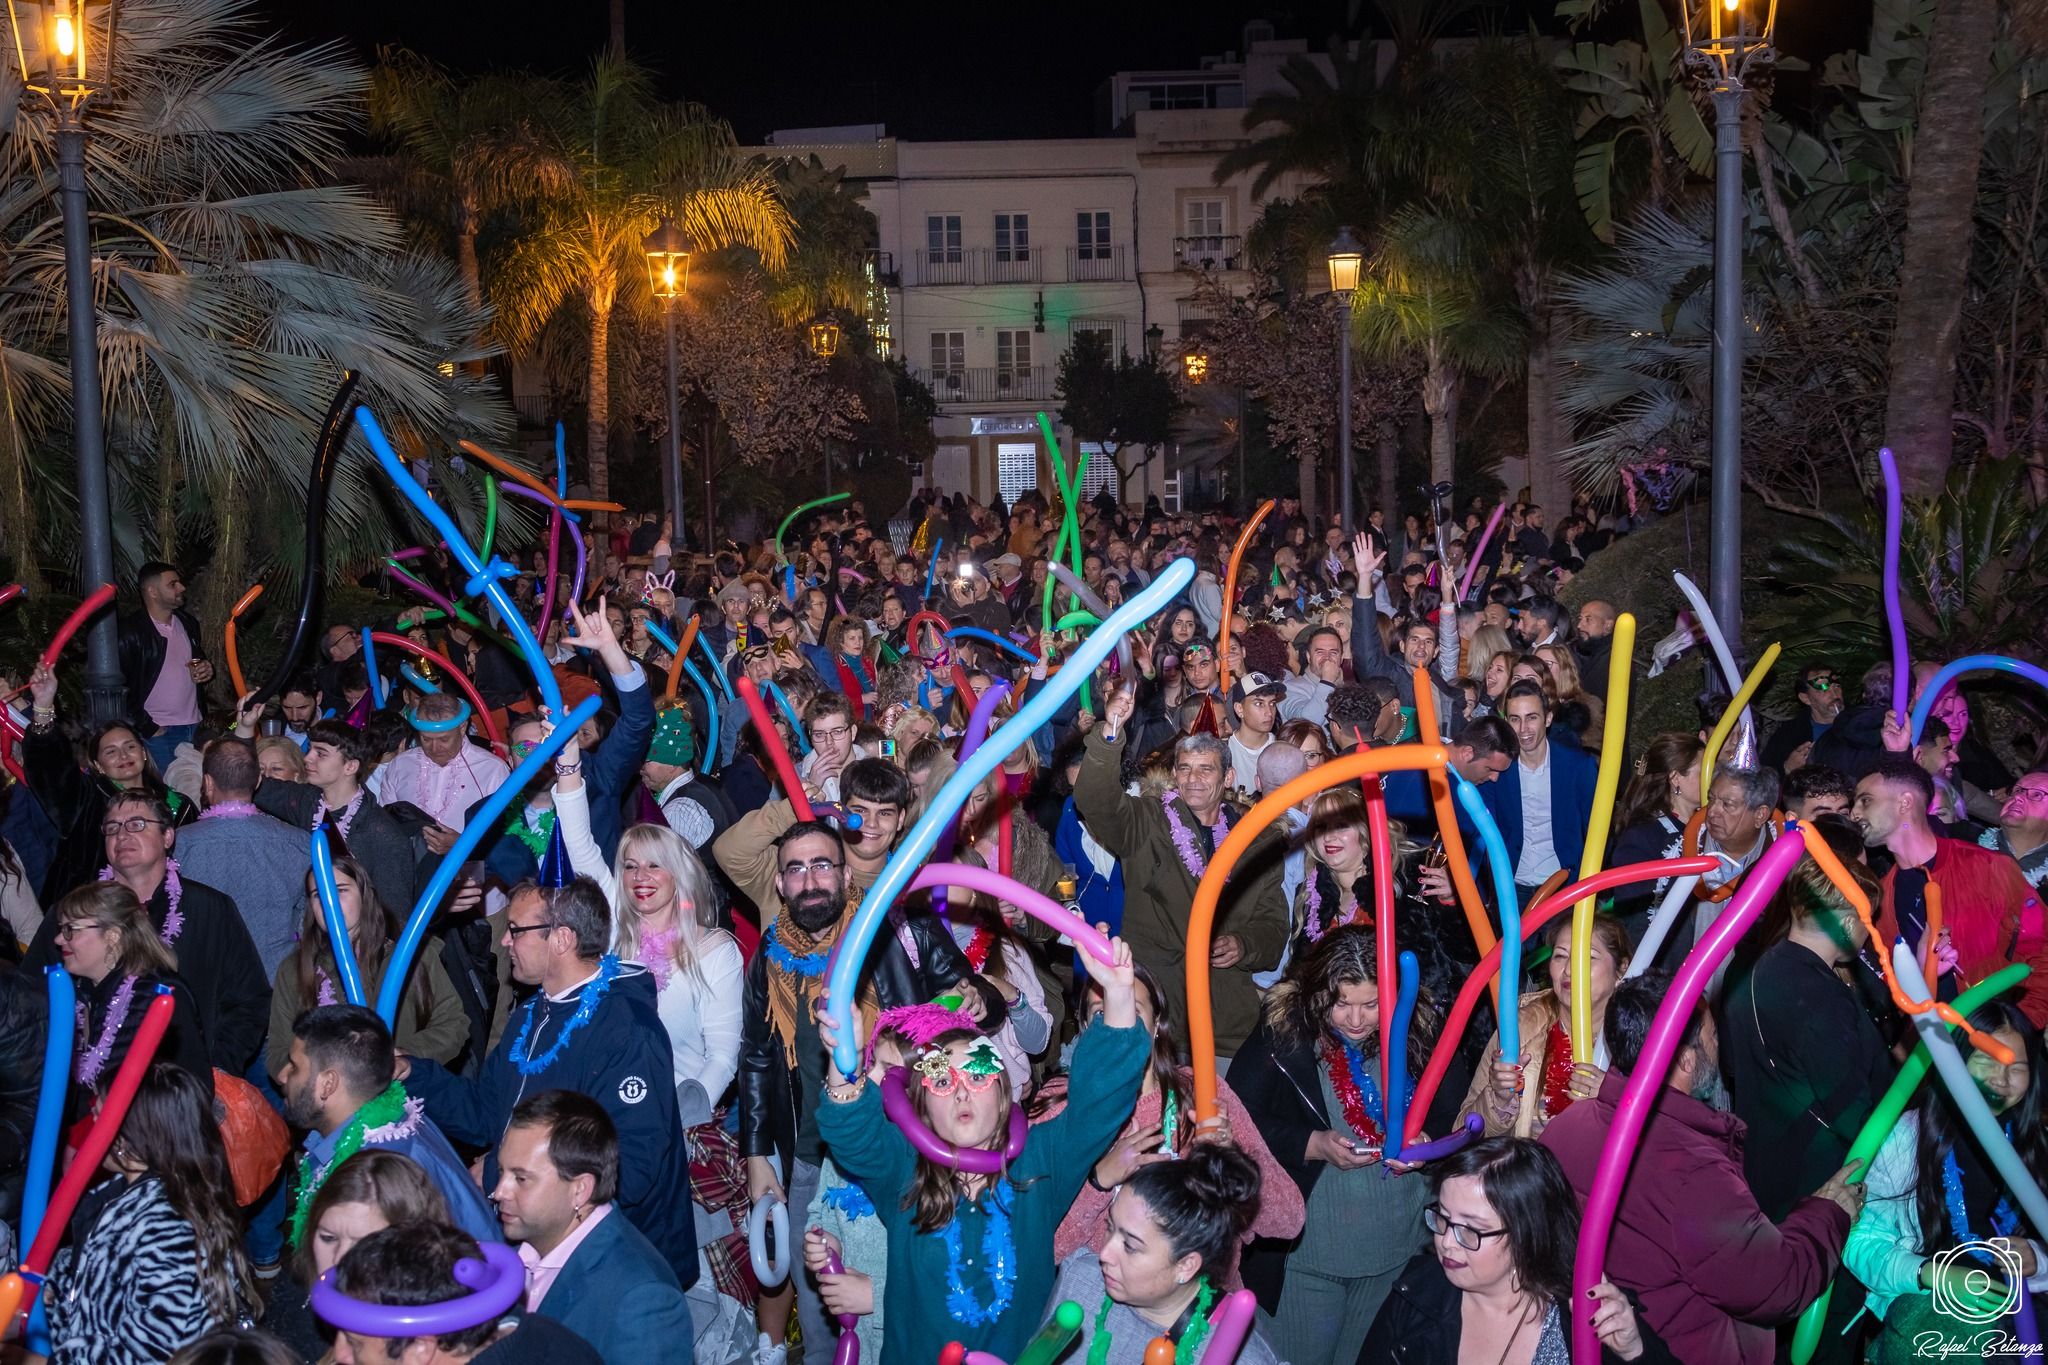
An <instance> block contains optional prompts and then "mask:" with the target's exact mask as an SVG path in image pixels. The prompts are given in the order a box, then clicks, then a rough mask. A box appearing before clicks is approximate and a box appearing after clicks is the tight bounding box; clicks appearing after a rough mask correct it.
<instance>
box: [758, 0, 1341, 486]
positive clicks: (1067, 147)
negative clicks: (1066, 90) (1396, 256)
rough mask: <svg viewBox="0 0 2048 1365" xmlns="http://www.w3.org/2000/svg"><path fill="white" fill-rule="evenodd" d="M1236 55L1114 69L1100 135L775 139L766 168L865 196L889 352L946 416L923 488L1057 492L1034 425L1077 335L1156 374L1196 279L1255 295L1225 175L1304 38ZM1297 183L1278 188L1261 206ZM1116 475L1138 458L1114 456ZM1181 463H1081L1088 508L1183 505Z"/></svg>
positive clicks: (1184, 332) (1254, 35)
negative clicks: (772, 163) (1261, 99)
mask: <svg viewBox="0 0 2048 1365" xmlns="http://www.w3.org/2000/svg"><path fill="white" fill-rule="evenodd" d="M1247 40H1248V41H1247V50H1246V53H1245V54H1244V55H1243V56H1242V57H1239V56H1238V55H1237V54H1229V55H1227V56H1225V57H1223V58H1219V59H1215V60H1213V61H1208V62H1205V63H1204V65H1203V67H1202V69H1200V70H1199V71H1191V72H1189V71H1182V72H1124V73H1119V74H1118V75H1116V76H1115V77H1113V78H1112V79H1111V80H1110V81H1109V82H1108V83H1107V85H1106V86H1105V88H1104V91H1103V99H1104V101H1105V106H1106V107H1105V114H1106V122H1107V123H1108V125H1109V126H1110V127H1111V128H1113V129H1114V130H1115V131H1114V132H1112V133H1110V134H1108V135H1105V136H1102V137H1092V138H1062V139H1042V140H1018V141H997V142H912V141H906V140H903V139H898V138H893V137H890V136H888V134H887V131H886V130H885V129H884V128H881V127H879V126H873V125H869V126H862V127H854V128H819V129H795V130H787V131H781V132H777V133H775V134H774V135H772V136H771V138H770V139H769V142H770V145H769V146H767V147H765V148H762V149H760V150H761V151H762V152H763V153H764V154H766V155H769V156H786V157H794V158H800V159H801V158H808V157H811V156H816V157H818V158H819V160H820V161H821V162H823V163H824V164H825V165H826V166H827V167H840V168H843V169H844V171H845V173H846V177H847V179H848V181H849V182H852V183H856V184H859V185H861V186H863V187H864V189H865V195H866V203H867V205H868V208H869V209H870V210H871V211H872V212H873V213H874V215H875V218H876V220H877V222H878V224H879V226H880V258H879V261H878V273H879V278H880V279H881V281H882V283H883V284H884V285H885V286H886V289H887V301H888V334H889V335H888V340H889V342H890V344H891V345H892V346H893V348H894V351H895V353H896V354H898V355H900V356H901V358H902V359H903V361H904V362H905V363H906V364H907V365H908V366H909V367H910V369H911V370H912V371H913V372H914V373H915V374H916V375H917V376H918V378H920V379H921V380H923V381H924V383H925V384H926V385H928V386H929V387H930V388H931V390H932V393H933V395H934V396H935V397H936V398H937V400H938V405H939V408H938V416H937V417H936V419H935V420H934V422H933V429H934V434H935V435H936V437H937V440H938V451H937V455H936V457H935V458H934V459H933V461H932V463H931V464H930V465H929V466H927V467H926V468H925V470H924V471H923V477H922V479H921V481H920V482H921V484H923V485H926V486H932V487H936V488H938V489H940V490H941V491H944V492H948V493H951V492H960V493H965V494H967V495H968V496H970V497H973V498H976V499H978V500H981V501H983V502H987V501H990V500H991V499H992V498H995V497H997V496H1000V497H1001V498H1002V500H1003V501H1004V502H1006V503H1007V502H1010V501H1012V500H1013V499H1014V498H1015V497H1016V496H1017V494H1018V493H1020V492H1022V491H1024V490H1026V489H1030V488H1043V489H1045V490H1046V491H1047V492H1048V493H1050V492H1052V491H1053V490H1054V489H1055V488H1056V484H1055V482H1054V480H1053V477H1052V474H1051V470H1050V466H1049V464H1048V463H1047V452H1046V447H1045V443H1044V440H1043V438H1042V436H1041V434H1040V432H1039V429H1038V424H1037V421H1036V414H1037V413H1038V412H1041V411H1043V412H1045V413H1046V414H1047V415H1048V417H1049V418H1050V419H1051V420H1052V422H1053V423H1054V426H1055V429H1056V430H1058V435H1059V439H1060V442H1061V449H1062V451H1063V453H1064V454H1065V455H1066V457H1067V459H1068V460H1069V462H1071V461H1072V460H1073V458H1074V454H1075V451H1076V449H1077V446H1076V444H1075V443H1074V441H1073V437H1072V433H1071V432H1068V431H1065V430H1062V429H1059V420H1058V399H1057V398H1056V397H1055V394H1054V384H1055V378H1056V375H1057V373H1058V367H1059V358H1060V356H1061V355H1063V354H1064V353H1065V352H1066V350H1067V348H1068V347H1069V346H1071V345H1072V344H1073V341H1074V338H1075V337H1077V336H1079V335H1080V334H1081V333H1083V332H1097V333H1100V334H1101V335H1102V336H1103V337H1104V338H1105V339H1106V340H1107V341H1108V343H1109V349H1110V353H1111V354H1112V355H1114V354H1116V353H1117V352H1119V351H1127V352H1129V353H1130V354H1132V355H1134V356H1135V355H1139V354H1142V353H1143V351H1144V349H1145V348H1146V347H1147V346H1148V345H1149V346H1152V347H1156V348H1158V350H1159V352H1160V353H1161V354H1163V355H1165V356H1167V357H1168V358H1172V357H1174V356H1177V355H1178V354H1179V353H1180V351H1181V350H1182V348H1183V346H1184V345H1185V344H1186V343H1188V342H1190V341H1192V340H1193V339H1195V338H1197V337H1198V336H1199V334H1200V329H1201V317H1200V314H1199V311H1198V310H1197V309H1195V308H1194V307H1193V306H1192V305H1191V302H1190V296H1191V295H1192V294H1193V292H1194V289H1195V285H1196V283H1197V279H1198V276H1199V272H1200V271H1201V270H1204V269H1209V270H1215V271H1219V272H1221V273H1222V276H1223V279H1224V281H1225V283H1226V284H1228V285H1231V286H1233V287H1236V288H1243V287H1246V286H1248V285H1249V283H1250V276H1249V274H1248V273H1247V272H1246V271H1245V270H1244V268H1243V267H1244V265H1245V258H1244V253H1243V242H1244V235H1245V232H1246V230H1247V228H1248V227H1249V226H1250V225H1251V223H1252V222H1253V221H1254V220H1255V219H1256V218H1257V217H1258V214H1259V211H1260V209H1261V207H1262V204H1263V201H1262V200H1255V199H1254V198H1253V196H1252V194H1251V192H1250V184H1251V178H1250V177H1249V176H1243V177H1233V178H1231V179H1229V180H1226V181H1225V182H1223V183H1221V184H1218V183H1217V182H1216V179H1215V169H1216V164H1217V161H1218V159H1219V158H1220V157H1221V156H1222V155H1223V154H1224V153H1225V152H1226V151H1229V150H1230V149H1231V148H1233V147H1237V146H1241V145H1243V143H1245V142H1246V141H1247V140H1248V139H1247V136H1246V134H1245V132H1244V128H1243V120H1244V106H1245V105H1246V104H1247V103H1248V102H1249V101H1250V100H1252V99H1256V98H1257V97H1258V96H1259V95H1261V94H1263V93H1266V92H1267V91H1268V90H1277V89H1283V88H1285V87H1284V85H1283V83H1282V82H1281V80H1280V77H1279V69H1280V66H1281V64H1282V63H1283V62H1285V61H1286V60H1287V59H1288V58H1289V57H1292V56H1304V55H1307V45H1306V44H1305V43H1304V42H1302V41H1299V40H1286V41H1276V40H1274V39H1272V38H1271V37H1270V36H1268V35H1267V34H1266V33H1264V32H1261V31H1259V30H1257V29H1256V28H1255V29H1254V30H1251V31H1248V32H1247ZM1302 188H1303V185H1302V183H1301V182H1300V181H1298V180H1296V179H1293V178H1282V179H1281V180H1280V181H1279V182H1278V183H1276V184H1275V185H1274V186H1273V187H1272V188H1271V189H1270V191H1269V192H1268V196H1267V197H1269V198H1291V197H1293V196H1295V195H1297V194H1299V193H1300V191H1301V189H1302ZM1125 459H1126V463H1132V462H1134V460H1133V456H1132V453H1131V452H1125ZM1173 465H1174V462H1173V454H1172V452H1171V451H1170V450H1168V451H1164V452H1161V455H1160V457H1159V458H1156V459H1153V460H1152V461H1150V462H1149V463H1147V464H1146V465H1145V466H1144V467H1143V469H1142V470H1141V471H1140V472H1139V473H1138V474H1137V475H1134V477H1133V479H1132V486H1131V487H1130V488H1118V487H1117V476H1116V472H1115V469H1114V468H1113V466H1112V465H1111V463H1110V461H1109V460H1107V459H1101V458H1098V459H1091V461H1090V468H1089V475H1088V482H1087V485H1086V488H1085V492H1086V494H1087V495H1089V496H1093V495H1094V493H1095V492H1096V491H1097V490H1098V489H1100V488H1103V487H1108V488H1109V489H1110V490H1111V491H1112V492H1114V493H1116V494H1117V495H1118V496H1120V497H1122V498H1124V499H1126V500H1139V499H1141V498H1142V497H1144V496H1145V495H1146V494H1147V493H1151V494H1158V495H1161V496H1163V497H1164V498H1166V499H1167V501H1168V505H1169V507H1171V505H1172V501H1173V499H1174V497H1175V496H1176V494H1177V489H1178V484H1177V481H1176V479H1175V477H1174V471H1173Z"/></svg>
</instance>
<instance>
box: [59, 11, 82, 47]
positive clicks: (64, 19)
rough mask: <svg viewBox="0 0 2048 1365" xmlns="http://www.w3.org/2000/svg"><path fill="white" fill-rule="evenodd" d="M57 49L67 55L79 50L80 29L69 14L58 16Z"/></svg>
mask: <svg viewBox="0 0 2048 1365" xmlns="http://www.w3.org/2000/svg"><path fill="white" fill-rule="evenodd" d="M57 51H58V52H59V53H61V54H62V55H64V56H66V57H69V56H70V55H71V54H72V53H74V52H76V51H78V29H77V28H76V27H75V26H74V25H73V24H72V22H71V16H70V15H68V14H60V15H58V16H57Z"/></svg>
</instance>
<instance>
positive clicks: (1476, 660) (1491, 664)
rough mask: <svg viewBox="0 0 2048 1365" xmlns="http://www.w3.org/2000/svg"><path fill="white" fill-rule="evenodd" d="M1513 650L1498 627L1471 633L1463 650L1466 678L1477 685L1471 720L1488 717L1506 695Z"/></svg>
mask: <svg viewBox="0 0 2048 1365" xmlns="http://www.w3.org/2000/svg"><path fill="white" fill-rule="evenodd" d="M1514 661H1515V646H1514V642H1513V641H1511V640H1509V639H1508V633H1507V632H1506V631H1505V630H1502V629H1501V628H1500V627H1499V626H1481V627H1480V628H1479V629H1477V630H1475V631H1473V632H1472V642H1471V644H1470V645H1469V646H1468V647H1467V648H1466V650H1465V676H1466V677H1468V678H1470V679H1472V681H1473V682H1475V683H1477V684H1479V701H1478V703H1477V704H1476V705H1474V706H1473V708H1472V716H1473V718H1474V719H1476V718H1478V717H1480V716H1490V715H1492V714H1493V713H1494V711H1495V710H1496V709H1498V708H1499V706H1500V703H1501V699H1502V698H1503V697H1505V696H1507V694H1508V683H1509V681H1510V678H1509V670H1510V669H1512V668H1513V667H1514Z"/></svg>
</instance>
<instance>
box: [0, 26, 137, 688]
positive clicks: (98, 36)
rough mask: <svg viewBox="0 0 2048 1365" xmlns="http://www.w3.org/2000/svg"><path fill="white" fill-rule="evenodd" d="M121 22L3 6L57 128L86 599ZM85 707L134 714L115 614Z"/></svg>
mask: <svg viewBox="0 0 2048 1365" xmlns="http://www.w3.org/2000/svg"><path fill="white" fill-rule="evenodd" d="M118 18H119V6H118V0H108V2H107V3H101V4H90V5H89V4H86V3H84V0H41V3H37V0H7V25H8V29H9V32H10V36H11V37H12V38H13V40H14V54H13V55H14V60H15V63H16V74H17V75H19V76H20V78H21V84H22V91H23V95H24V103H26V98H25V97H26V96H28V95H40V96H42V97H43V99H44V100H45V101H46V102H47V103H48V106H49V108H50V110H51V112H52V115H53V118H54V123H55V132H56V142H57V187H58V200H59V204H60V206H61V208H62V212H63V215H64V292H65V301H66V305H67V307H68V308H69V310H70V318H69V324H68V325H69V329H70V333H71V441H72V456H73V463H74V465H75V469H76V475H77V480H78V518H79V542H78V548H79V568H80V574H79V578H80V582H79V587H80V588H81V590H82V591H84V592H86V593H90V592H92V591H94V590H95V589H96V588H98V587H99V586H100V585H101V584H104V583H111V582H113V581H114V527H113V514H112V510H111V507H110V504H109V500H108V497H107V448H106V433H105V428H104V426H103V425H102V420H101V413H100V353H99V335H98V330H99V329H98V313H97V311H96V309H95V308H94V305H93V276H92V225H91V221H90V219H89V218H88V217H87V210H86V202H85V114H86V108H87V106H88V104H89V103H90V102H91V100H92V98H93V96H94V95H96V94H98V93H99V92H100V91H102V90H104V89H106V88H107V87H108V86H109V85H111V84H112V76H113V69H114V31H115V25H116V22H117V20H118ZM85 697H86V712H87V714H88V715H89V716H90V717H91V720H92V722H93V724H95V725H98V724H102V723H104V722H106V721H110V720H113V719H115V718H116V717H119V716H121V715H123V714H125V713H126V711H127V709H128V707H127V688H126V686H125V685H124V684H123V682H122V680H121V657H120V645H119V636H118V635H117V633H116V628H115V625H114V614H113V613H112V612H101V613H100V614H99V616H98V618H97V619H96V620H94V622H93V624H92V628H91V630H90V631H89V632H88V633H87V635H86V673H85ZM138 700H139V699H138Z"/></svg>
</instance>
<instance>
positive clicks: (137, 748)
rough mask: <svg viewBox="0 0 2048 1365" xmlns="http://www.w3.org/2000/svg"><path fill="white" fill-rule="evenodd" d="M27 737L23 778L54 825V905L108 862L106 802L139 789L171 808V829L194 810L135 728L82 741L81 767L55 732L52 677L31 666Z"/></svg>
mask: <svg viewBox="0 0 2048 1365" xmlns="http://www.w3.org/2000/svg"><path fill="white" fill-rule="evenodd" d="M28 689H29V697H30V701H31V706H32V709H31V711H30V713H29V727H28V735H27V736H26V737H25V738H24V739H23V740H22V742H21V769H22V775H23V776H24V777H26V778H27V779H28V789H29V790H30V791H31V792H33V793H34V794H35V798H36V800H37V801H39V802H41V803H42V807H43V810H44V812H45V813H47V814H48V815H49V817H50V822H51V823H52V824H54V825H55V826H56V827H57V833H58V843H57V855H56V857H55V858H54V859H53V860H52V861H51V864H50V870H49V872H48V873H47V874H46V875H45V876H44V878H43V900H44V902H45V903H48V902H50V901H53V900H56V899H57V898H58V897H59V896H62V895H63V894H64V893H65V892H67V891H69V890H71V889H72V888H73V887H75V886H83V885H85V884H86V883H87V882H89V881H91V880H92V879H93V878H94V876H96V875H97V874H98V872H99V869H100V865H101V864H102V863H104V862H105V861H106V840H105V837H104V836H103V835H102V834H101V833H100V826H101V825H103V824H105V823H106V819H107V802H108V801H109V800H111V799H112V798H113V797H115V796H118V795H120V794H121V793H123V792H126V791H131V790H137V789H139V790H141V791H145V792H147V793H149V794H150V795H151V796H154V797H156V798H157V799H158V800H159V801H162V802H163V803H164V804H165V805H166V806H168V807H170V810H171V823H172V824H173V825H185V824H189V823H191V822H192V820H193V819H194V818H196V817H197V816H198V814H199V808H198V807H197V806H195V805H194V804H193V803H192V802H190V801H187V800H186V799H185V798H184V797H183V796H180V795H179V794H178V793H177V792H174V791H172V790H171V789H170V788H169V787H166V786H165V785H164V783H163V778H162V777H161V776H160V775H159V774H158V773H157V770H156V763H155V761H154V760H152V759H151V758H150V756H149V750H148V749H147V748H146V747H145V746H144V745H143V742H142V736H140V735H138V734H136V733H135V730H134V727H132V726H130V725H128V724H126V723H124V722H122V721H113V722H111V723H109V724H106V725H102V726H100V727H99V728H98V729H97V730H94V731H93V732H92V733H91V734H89V735H87V736H86V737H85V740H84V744H83V748H84V751H85V757H86V760H87V766H86V767H83V768H81V767H80V766H79V764H78V756H77V753H76V752H75V751H74V749H73V747H72V744H71V741H70V740H68V739H66V738H65V736H64V733H63V731H61V730H60V729H58V727H57V675H56V674H55V673H52V672H51V671H50V670H49V669H48V668H47V667H46V666H44V665H42V664H37V665H36V668H35V671H34V672H32V673H31V674H29V679H28Z"/></svg>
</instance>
